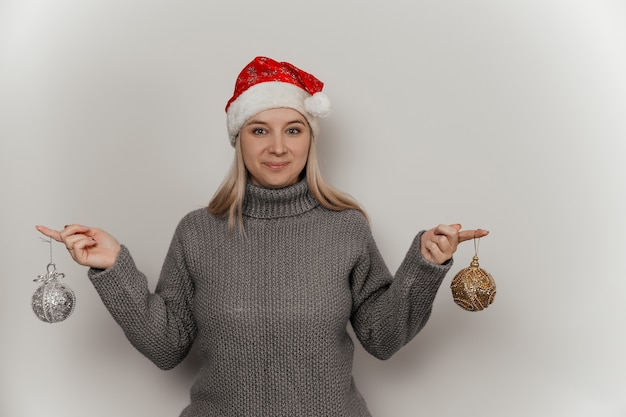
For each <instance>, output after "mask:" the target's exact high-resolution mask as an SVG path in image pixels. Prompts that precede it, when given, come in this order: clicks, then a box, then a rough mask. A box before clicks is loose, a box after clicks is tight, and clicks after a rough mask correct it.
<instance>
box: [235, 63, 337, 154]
mask: <svg viewBox="0 0 626 417" xmlns="http://www.w3.org/2000/svg"><path fill="white" fill-rule="evenodd" d="M323 87H324V83H322V82H321V81H320V80H318V79H317V78H315V77H314V76H313V75H311V74H309V73H307V72H304V71H302V70H301V69H299V68H297V67H295V66H294V65H292V64H290V63H288V62H277V61H274V60H273V59H271V58H267V57H256V58H254V60H252V62H250V63H249V64H248V65H246V67H245V68H244V69H243V70H242V71H241V73H240V74H239V76H238V77H237V81H236V82H235V92H234V93H233V96H232V97H231V99H230V100H228V103H227V104H226V125H227V127H228V137H229V139H230V143H231V145H233V146H235V140H236V139H237V136H238V135H239V131H240V130H241V127H242V126H243V125H244V123H245V122H246V121H248V119H250V118H251V117H252V116H254V115H255V114H258V113H260V112H262V111H263V110H269V109H276V108H283V107H285V108H290V109H294V110H296V111H298V112H300V113H301V114H302V115H303V116H304V117H305V118H306V119H307V121H308V122H309V125H310V126H311V130H312V131H313V135H314V136H317V135H318V133H319V119H320V118H326V117H328V116H329V115H330V100H329V99H328V97H327V96H326V95H325V94H324V93H322V88H323Z"/></svg>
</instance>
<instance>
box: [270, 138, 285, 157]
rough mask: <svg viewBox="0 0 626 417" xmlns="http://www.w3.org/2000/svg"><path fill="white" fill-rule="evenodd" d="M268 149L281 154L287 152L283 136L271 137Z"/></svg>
mask: <svg viewBox="0 0 626 417" xmlns="http://www.w3.org/2000/svg"><path fill="white" fill-rule="evenodd" d="M269 151H270V153H273V154H276V155H282V154H284V153H285V152H287V147H286V146H285V138H284V137H283V135H274V136H273V137H272V142H271V143H270V149H269Z"/></svg>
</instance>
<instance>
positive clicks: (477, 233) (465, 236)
mask: <svg viewBox="0 0 626 417" xmlns="http://www.w3.org/2000/svg"><path fill="white" fill-rule="evenodd" d="M488 234H489V230H484V229H476V230H463V231H462V232H459V242H465V241H466V240H471V239H475V238H481V237H485V236H487V235H488Z"/></svg>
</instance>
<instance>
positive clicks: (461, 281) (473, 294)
mask: <svg viewBox="0 0 626 417" xmlns="http://www.w3.org/2000/svg"><path fill="white" fill-rule="evenodd" d="M450 288H451V289H452V297H453V298H454V302H455V303H457V305H459V306H460V307H462V308H464V309H465V310H468V311H480V310H483V309H485V308H487V307H488V306H489V304H491V303H493V299H494V297H495V296H496V283H495V282H494V280H493V278H492V277H491V275H490V274H489V272H487V271H485V270H484V269H482V268H480V266H479V264H478V255H474V259H473V260H472V262H471V263H470V266H469V267H468V268H465V269H462V270H460V271H459V272H458V273H457V274H456V276H455V277H454V279H453V280H452V283H451V284H450Z"/></svg>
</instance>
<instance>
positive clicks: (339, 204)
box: [208, 132, 367, 232]
mask: <svg viewBox="0 0 626 417" xmlns="http://www.w3.org/2000/svg"><path fill="white" fill-rule="evenodd" d="M304 170H305V172H306V179H307V183H308V185H309V190H310V191H311V194H313V197H315V199H316V200H317V201H318V202H319V203H320V204H321V205H322V206H323V207H325V208H327V209H329V210H333V211H341V210H348V209H354V210H358V211H360V212H361V213H362V214H363V215H364V216H365V217H366V218H367V214H366V213H365V210H363V208H362V207H361V206H360V205H359V204H358V203H357V202H356V201H355V200H354V199H353V198H352V197H350V196H349V195H347V194H345V193H343V192H341V191H339V190H337V189H335V188H333V187H332V186H331V185H330V184H328V183H327V182H326V181H324V179H323V178H322V175H321V172H320V169H319V165H318V162H317V151H316V147H315V137H314V135H313V133H312V132H311V145H310V146H309V154H308V157H307V163H306V167H305V168H304ZM247 179H248V171H247V169H246V166H245V165H244V162H243V156H242V153H241V141H240V140H239V137H237V139H236V140H235V159H234V161H233V164H232V166H231V168H230V171H229V172H228V174H227V175H226V178H224V181H223V182H222V184H221V185H220V187H219V188H218V189H217V191H216V192H215V195H213V198H212V199H211V202H210V203H209V206H208V210H209V212H210V213H211V214H213V215H216V216H219V217H228V230H229V231H230V232H232V231H234V230H235V226H239V230H240V231H241V232H243V200H244V196H245V192H246V183H247Z"/></svg>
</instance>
